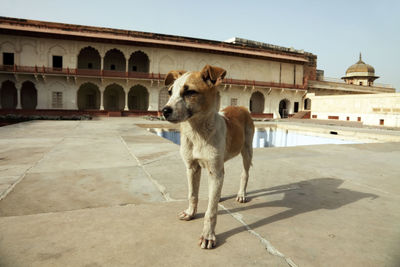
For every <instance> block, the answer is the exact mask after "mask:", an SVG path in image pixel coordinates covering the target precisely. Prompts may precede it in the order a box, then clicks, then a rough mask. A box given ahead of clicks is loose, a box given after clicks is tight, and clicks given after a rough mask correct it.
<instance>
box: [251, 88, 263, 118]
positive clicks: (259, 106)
mask: <svg viewBox="0 0 400 267" xmlns="http://www.w3.org/2000/svg"><path fill="white" fill-rule="evenodd" d="M264 103H265V98H264V95H263V94H262V93H260V92H254V93H253V94H252V95H251V98H250V111H251V112H252V113H264Z"/></svg>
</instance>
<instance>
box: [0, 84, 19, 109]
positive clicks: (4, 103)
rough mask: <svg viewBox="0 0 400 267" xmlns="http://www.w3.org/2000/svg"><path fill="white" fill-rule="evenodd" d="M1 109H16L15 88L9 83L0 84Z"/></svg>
mask: <svg viewBox="0 0 400 267" xmlns="http://www.w3.org/2000/svg"><path fill="white" fill-rule="evenodd" d="M0 96H1V107H2V108H3V109H15V108H16V107H17V101H18V99H17V98H18V96H17V88H16V87H15V84H14V83H13V82H11V81H8V80H7V81H4V82H3V83H2V84H1V94H0Z"/></svg>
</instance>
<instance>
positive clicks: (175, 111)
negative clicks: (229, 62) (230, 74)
mask: <svg viewBox="0 0 400 267" xmlns="http://www.w3.org/2000/svg"><path fill="white" fill-rule="evenodd" d="M225 75H226V71H225V70H224V69H222V68H219V67H214V66H210V65H206V66H205V67H204V68H203V69H202V70H201V71H196V72H185V71H176V70H174V71H170V72H169V73H168V74H167V76H166V77H165V85H166V86H167V87H168V93H169V95H170V98H169V100H168V102H167V104H166V105H165V107H164V108H163V110H162V113H163V115H164V117H165V119H166V120H168V121H170V122H173V123H178V122H183V121H186V120H188V119H190V118H195V117H196V116H200V115H204V114H208V113H209V112H213V111H215V109H216V104H217V103H216V98H217V88H216V87H217V86H218V85H219V84H220V83H222V80H223V79H224V77H225Z"/></svg>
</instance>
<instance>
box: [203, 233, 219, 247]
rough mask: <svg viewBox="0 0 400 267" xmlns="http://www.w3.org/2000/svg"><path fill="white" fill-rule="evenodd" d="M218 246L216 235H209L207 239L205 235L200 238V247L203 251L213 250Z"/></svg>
mask: <svg viewBox="0 0 400 267" xmlns="http://www.w3.org/2000/svg"><path fill="white" fill-rule="evenodd" d="M216 245H217V239H216V238H215V235H214V234H212V235H208V236H207V238H205V237H204V236H203V235H202V236H201V237H200V240H199V246H200V247H201V248H203V249H212V248H214V247H215V246H216Z"/></svg>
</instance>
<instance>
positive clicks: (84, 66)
mask: <svg viewBox="0 0 400 267" xmlns="http://www.w3.org/2000/svg"><path fill="white" fill-rule="evenodd" d="M206 64H210V65H215V66H219V67H222V68H224V69H226V70H227V76H226V78H225V80H224V82H223V84H222V85H221V86H220V87H219V98H220V100H219V101H220V107H221V108H224V107H226V106H229V105H241V106H246V107H248V108H249V110H250V111H251V112H252V114H253V116H254V117H269V118H284V117H288V116H292V115H294V114H296V113H299V112H300V111H304V110H309V109H310V107H311V103H310V99H309V98H308V97H307V94H311V95H313V96H314V95H331V94H360V93H363V94H365V93H392V92H394V89H393V88H390V87H380V86H376V85H375V86H374V85H373V83H372V82H373V81H372V82H370V80H368V82H367V83H366V84H365V85H364V84H362V85H360V84H359V82H358V80H357V82H356V83H353V84H350V83H349V82H348V83H344V82H338V81H327V80H325V79H324V78H323V77H322V78H321V75H319V76H318V75H317V69H316V66H317V56H316V55H314V54H312V53H309V52H304V51H302V50H295V49H292V48H284V47H280V46H274V45H269V44H265V43H260V42H255V41H250V40H246V39H240V38H233V39H231V40H227V41H225V42H220V41H212V40H204V39H196V38H188V37H181V36H172V35H163V34H155V33H146V32H136V31H128V30H117V29H109V28H99V27H89V26H80V25H70V24H62V23H52V22H42V21H34V20H25V19H15V18H6V17H0V105H1V106H0V108H1V109H0V113H2V114H7V113H10V112H13V113H31V114H38V113H49V114H54V113H55V112H57V114H76V113H79V114H85V113H89V114H94V115H117V116H129V115H138V114H156V113H157V112H158V111H159V110H161V109H162V107H163V106H164V104H165V103H166V101H167V98H168V95H167V91H166V88H165V87H164V84H163V78H164V77H165V74H166V73H167V72H168V71H170V70H174V69H184V70H188V71H193V70H200V69H201V68H202V67H203V66H204V65H206ZM346 80H348V79H347V76H346ZM360 81H361V80H360Z"/></svg>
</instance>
